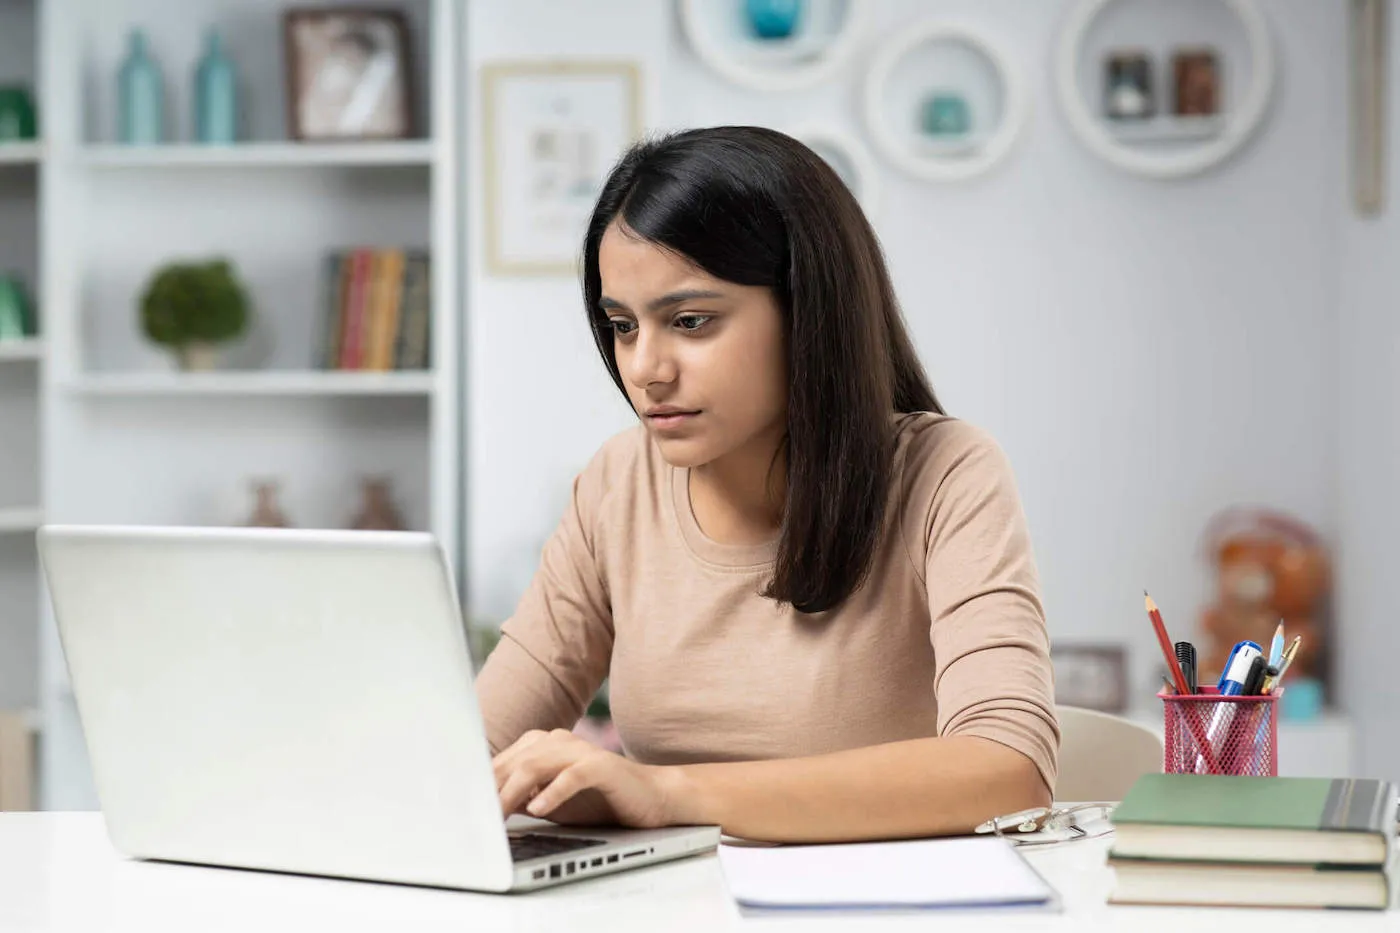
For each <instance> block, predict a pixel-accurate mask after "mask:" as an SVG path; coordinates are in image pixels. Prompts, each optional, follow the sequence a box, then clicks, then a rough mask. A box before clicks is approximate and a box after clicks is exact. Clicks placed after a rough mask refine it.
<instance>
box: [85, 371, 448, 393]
mask: <svg viewBox="0 0 1400 933" xmlns="http://www.w3.org/2000/svg"><path fill="white" fill-rule="evenodd" d="M436 386H437V379H436V377H435V376H434V374H433V373H430V372H341V371H334V372H320V371H316V370H307V371H303V372H297V371H291V370H288V371H285V372H277V371H265V372H210V373H102V374H95V375H88V376H82V377H79V378H78V379H76V380H74V381H73V382H71V383H69V384H67V386H66V388H67V389H68V390H69V391H70V392H72V393H76V394H79V395H88V396H138V395H176V396H178V395H229V396H238V395H247V396H255V395H276V396H298V395H307V396H326V395H331V396H333V395H422V396H431V395H432V394H433V392H434V390H435V388H436Z"/></svg>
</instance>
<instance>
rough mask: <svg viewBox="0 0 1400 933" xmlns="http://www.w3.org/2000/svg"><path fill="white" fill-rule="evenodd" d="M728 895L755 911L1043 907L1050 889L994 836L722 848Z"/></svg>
mask: <svg viewBox="0 0 1400 933" xmlns="http://www.w3.org/2000/svg"><path fill="white" fill-rule="evenodd" d="M719 860H720V865H721V867H722V868H723V869H724V876H725V880H726V881H727V882H728V884H729V891H730V893H731V894H732V895H733V897H734V899H735V900H736V901H738V902H739V903H740V904H741V905H743V906H745V907H755V908H803V907H806V908H820V907H831V908H851V907H974V906H1012V905H1018V906H1024V905H1033V904H1044V903H1047V902H1049V901H1050V900H1051V899H1052V898H1053V897H1054V891H1053V890H1052V889H1051V888H1050V886H1049V885H1047V884H1046V883H1045V881H1044V880H1042V879H1041V877H1040V876H1039V875H1037V874H1036V873H1035V872H1034V871H1033V870H1032V869H1031V867H1030V866H1029V865H1028V864H1027V863H1026V861H1025V860H1024V859H1023V858H1021V856H1020V855H1018V854H1017V852H1016V851H1015V849H1014V848H1013V847H1012V846H1011V844H1010V843H1008V842H1006V841H1005V840H1003V839H997V838H995V837H991V836H987V837H973V838H961V837H960V838H952V839H919V840H911V841H907V842H872V843H859V844H851V845H845V844H843V845H821V846H776V847H751V846H735V845H723V846H720V849H719Z"/></svg>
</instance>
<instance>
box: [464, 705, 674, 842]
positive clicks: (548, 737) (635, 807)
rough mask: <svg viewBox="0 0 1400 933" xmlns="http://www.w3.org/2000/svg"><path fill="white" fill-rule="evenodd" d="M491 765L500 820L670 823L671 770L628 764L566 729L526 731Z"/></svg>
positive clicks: (649, 826)
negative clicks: (517, 817) (525, 816)
mask: <svg viewBox="0 0 1400 933" xmlns="http://www.w3.org/2000/svg"><path fill="white" fill-rule="evenodd" d="M492 766H493V768H494V769H495V772H496V790H497V792H498V793H499V794H500V797H501V812H502V813H504V814H505V815H506V816H510V815H511V814H512V813H527V814H529V815H530V816H537V817H542V818H544V819H548V820H553V821H554V822H556V823H562V824H566V825H580V826H581V825H597V824H620V825H622V826H632V827H637V828H641V829H653V828H656V827H658V826H669V825H672V823H673V822H675V821H674V819H673V814H674V813H675V812H676V811H675V806H674V801H675V800H676V799H677V798H676V789H675V785H676V783H677V781H678V777H679V775H678V773H677V769H674V768H665V767H660V766H656V765H643V764H638V763H637V762H635V761H629V760H627V759H626V758H623V757H622V756H621V755H615V754H613V753H612V752H608V751H604V750H603V749H601V748H599V747H597V746H596V745H593V744H591V743H589V742H587V741H585V740H583V739H581V738H579V737H578V736H576V735H574V734H573V733H572V732H569V731H568V730H566V729H555V730H554V731H553V732H541V731H538V730H535V731H531V732H527V733H525V734H524V735H522V736H521V737H520V738H519V739H518V740H516V742H515V744H514V745H512V746H510V747H509V748H507V749H506V750H505V751H503V752H501V753H500V754H499V755H497V756H496V757H495V759H493V761H492Z"/></svg>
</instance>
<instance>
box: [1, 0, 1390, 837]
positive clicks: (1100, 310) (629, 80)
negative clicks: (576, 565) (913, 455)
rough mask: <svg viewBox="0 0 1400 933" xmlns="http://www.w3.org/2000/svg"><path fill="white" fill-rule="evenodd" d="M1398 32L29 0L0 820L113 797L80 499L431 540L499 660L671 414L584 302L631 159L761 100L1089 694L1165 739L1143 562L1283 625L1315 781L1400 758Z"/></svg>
mask: <svg viewBox="0 0 1400 933" xmlns="http://www.w3.org/2000/svg"><path fill="white" fill-rule="evenodd" d="M1397 28H1400V27H1397V25H1396V23H1395V18H1394V17H1393V16H1389V15H1388V14H1387V0H592V2H587V3H582V2H568V0H402V2H400V0H390V2H388V3H384V2H378V3H375V4H374V5H373V6H361V7H356V6H353V5H350V6H347V5H345V4H339V3H337V4H321V5H314V4H313V5H310V6H302V5H298V6H297V7H296V8H295V9H292V8H290V7H288V6H286V5H284V4H283V3H280V2H277V0H178V2H177V0H0V710H3V711H4V712H3V713H0V809H25V808H31V807H33V808H53V809H70V808H91V807H95V806H96V805H97V801H96V797H95V794H94V793H93V790H92V785H91V778H90V775H89V774H88V771H87V763H86V759H85V755H84V754H83V744H82V733H81V726H80V723H79V721H78V718H77V715H76V710H75V709H74V706H73V702H72V696H71V692H70V691H69V689H68V685H67V679H66V674H65V670H64V663H63V659H62V655H61V652H60V650H59V647H58V644H57V641H56V638H55V636H54V633H53V626H52V620H51V618H50V617H49V611H48V604H47V598H46V595H45V593H44V590H43V584H42V579H41V573H40V569H39V566H38V562H37V559H36V555H35V547H34V530H35V528H36V527H37V526H38V525H40V524H41V523H43V522H45V521H55V522H103V523H108V522H120V523H139V524H185V525H242V524H264V525H277V524H285V525H292V526H298V527H313V528H348V527H358V528H394V527H401V528H411V529H419V530H428V531H432V532H434V533H435V534H437V535H438V536H439V537H440V539H441V540H442V541H443V543H444V545H445V546H446V548H447V550H448V552H449V555H450V557H451V559H452V561H453V562H454V564H455V565H456V566H457V567H458V569H459V573H460V584H461V587H462V594H463V599H464V604H465V605H464V618H465V619H466V620H467V622H468V623H469V624H470V625H471V626H472V629H473V634H474V636H476V640H475V643H476V644H477V645H478V652H479V653H484V651H485V650H486V649H487V648H489V645H490V643H491V633H492V632H493V631H494V630H495V629H496V628H497V627H498V626H499V624H500V623H501V622H502V621H503V620H504V619H505V618H506V617H508V615H509V614H510V612H511V611H512V609H513V608H514V605H515V602H516V600H517V599H518V597H519V595H520V594H521V592H522V591H523V590H524V588H525V586H526V584H527V583H528V581H529V579H530V576H531V575H532V573H533V571H534V567H535V562H536V560H537V557H538V554H539V550H540V547H541V545H542V544H543V542H544V539H545V538H546V537H547V536H548V535H549V533H550V532H551V530H552V529H553V527H554V524H555V522H556V521H557V520H558V518H559V516H560V514H561V513H562V510H563V508H564V506H565V504H566V502H567V499H568V494H569V488H570V483H571V480H572V478H573V476H574V475H575V474H576V473H577V471H578V470H580V469H581V468H582V467H583V465H584V464H585V463H586V462H587V460H588V458H589V457H590V456H591V455H592V453H593V452H594V451H595V450H596V449H597V447H598V446H599V445H600V444H601V443H602V442H603V441H604V440H605V439H606V438H607V437H608V436H610V435H611V434H613V433H615V432H616V431H619V430H621V429H624V428H626V427H627V426H628V425H629V424H632V423H634V419H633V415H632V413H631V411H630V410H629V409H628V408H627V406H626V405H625V404H624V403H623V401H622V400H621V398H620V397H619V396H618V394H617V392H616V390H615V389H614V387H613V386H612V384H611V382H610V381H609V380H608V378H607V376H606V374H605V372H604V370H603V368H602V366H601V364H600V363H599V361H598V359H597V357H596V353H595V352H594V350H593V348H592V344H591V340H590V338H589V334H588V330H587V327H586V324H585V317H584V314H583V309H582V307H581V299H580V289H579V286H578V279H577V273H576V266H575V263H576V251H577V245H578V243H579V241H580V237H581V233H582V226H583V221H584V218H586V216H587V213H588V209H589V208H590V207H591V205H592V199H593V197H594V194H595V193H596V191H597V188H598V185H599V183H600V182H601V179H602V177H603V175H604V174H605V173H606V171H607V169H608V167H609V165H610V164H611V162H612V160H613V159H614V158H616V156H617V155H618V154H619V152H620V151H621V149H622V148H623V147H625V146H626V145H627V143H628V142H629V141H631V140H633V139H635V138H637V137H638V136H639V135H640V134H645V133H650V132H656V131H661V130H668V129H678V128H684V127H691V126H703V125H713V124H722V123H746V124H762V125H766V126H771V127H774V128H777V129H780V130H784V131H786V132H790V133H792V134H794V135H796V136H798V137H799V138H802V139H804V140H806V141H807V142H808V143H809V144H810V145H812V146H813V147H814V148H815V149H816V150H817V151H818V152H820V153H821V154H822V155H823V156H824V157H825V158H826V159H827V160H828V161H829V162H831V164H832V165H833V167H834V168H835V169H836V170H837V171H838V172H839V173H840V174H841V175H842V177H843V178H845V179H846V181H847V183H848V184H849V185H850V186H851V188H852V190H853V191H854V192H855V194H856V195H857V197H858V198H859V199H860V201H861V203H862V204H863V205H864V207H865V209H866V211H867V213H868V215H869V217H870V219H871V221H872V223H873V224H874V226H875V229H876V231H877V232H878V234H879V235H880V237H881V240H882V242H883V245H884V248H885V250H886V253H887V256H888V260H889V264H890V267H891V271H892V273H893V276H894V279H895V284H896V286H897V289H898V292H899V295H900V297H901V300H902V303H903V307H904V311H905V314H906V316H907V318H908V320H909V322H910V325H911V327H912V330H913V333H914V336H915V338H916V340H917V343H918V347H919V349H920V351H921V353H922V355H923V358H924V360H925V363H926V365H927V367H928V369H929V372H930V374H931V376H932V378H933V382H934V385H935V387H936V388H937V390H938V392H939V395H940V397H941V399H942V400H943V402H944V404H945V406H946V407H947V409H948V410H949V412H950V413H952V414H954V415H956V416H959V417H962V418H965V419H968V420H971V421H973V422H975V423H977V424H980V425H982V426H983V427H985V428H987V429H988V430H989V431H991V432H992V434H993V435H994V436H995V437H996V438H997V439H998V440H999V441H1000V442H1001V444H1002V445H1003V447H1004V448H1005V449H1006V451H1007V452H1008V454H1009V456H1010V458H1011V460H1012V463H1013V466H1014V467H1015V470H1016V474H1017V478H1018V481H1019V484H1020V490H1021V493H1022V496H1023V499H1024V503H1025V508H1026V511H1027V514H1028V517H1029V521H1030V526H1031V532H1032V535H1033V539H1034V543H1035V548H1036V553H1037V558H1038V561H1039V565H1040V570H1041V574H1042V578H1043V584H1044V594H1045V601H1046V610H1047V614H1048V618H1049V624H1050V632H1051V637H1052V641H1053V644H1054V654H1055V660H1056V671H1057V691H1058V692H1059V698H1060V700H1061V701H1062V702H1066V703H1074V704H1076V705H1086V706H1094V707H1097V708H1102V709H1107V710H1110V711H1114V712H1119V713H1122V714H1124V715H1129V716H1133V717H1135V718H1140V719H1142V720H1143V721H1146V722H1154V721H1155V722H1157V724H1158V726H1159V727H1160V719H1161V706H1160V703H1159V702H1158V701H1157V700H1156V698H1155V692H1156V691H1157V689H1158V688H1159V687H1160V673H1161V670H1162V659H1161V655H1160V652H1159V651H1158V650H1157V646H1156V642H1155V639H1154V637H1153V634H1152V630H1151V627H1150V625H1149V624H1148V621H1147V618H1146V616H1145V613H1144V611H1143V590H1144V589H1146V590H1148V591H1149V592H1150V593H1151V594H1152V596H1153V597H1154V598H1155V599H1156V601H1157V603H1158V604H1159V605H1160V606H1161V608H1162V612H1163V615H1164V617H1165V621H1166V624H1167V626H1168V628H1169V629H1170V631H1171V633H1172V635H1173V637H1175V638H1179V639H1187V638H1189V639H1192V640H1193V641H1194V642H1195V643H1196V645H1197V647H1198V649H1199V651H1200V653H1201V658H1202V660H1201V667H1202V670H1203V672H1205V671H1218V667H1219V664H1220V662H1223V660H1224V657H1225V653H1226V651H1227V650H1228V647H1229V646H1230V645H1231V644H1233V643H1234V642H1235V641H1236V640H1238V639H1241V638H1246V637H1248V638H1254V639H1255V640H1257V641H1261V642H1264V643H1267V639H1268V638H1269V636H1271V635H1272V634H1273V631H1274V626H1275V624H1276V623H1277V622H1278V621H1279V619H1281V618H1282V619H1283V620H1284V621H1285V624H1286V626H1287V630H1288V632H1289V634H1290V636H1291V635H1293V634H1302V635H1303V637H1304V642H1303V647H1302V651H1301V653H1300V655H1299V659H1298V662H1297V665H1296V666H1295V668H1294V669H1293V670H1292V671H1291V672H1290V674H1289V678H1288V682H1287V684H1286V686H1287V688H1288V689H1287V691H1286V692H1285V695H1284V702H1283V723H1282V725H1281V726H1280V740H1279V741H1280V746H1281V753H1280V768H1281V773H1292V774H1322V775H1342V774H1367V775H1377V776H1385V777H1396V776H1400V748H1397V747H1396V746H1395V745H1394V743H1392V742H1391V741H1390V733H1391V731H1392V729H1391V724H1392V723H1393V721H1394V720H1395V718H1396V717H1397V716H1400V686H1397V685H1396V683H1395V681H1394V680H1393V679H1392V676H1391V659H1392V658H1395V657H1400V632H1397V631H1396V630H1395V628H1396V627H1395V626H1394V625H1392V624H1391V622H1390V618H1389V617H1390V613H1391V611H1392V595H1391V589H1390V580H1391V576H1392V574H1393V572H1394V571H1393V567H1395V566H1396V565H1397V563H1400V539H1398V538H1397V528H1400V526H1397V523H1396V521H1395V514H1396V507H1397V503H1400V492H1397V490H1396V488H1395V483H1396V480H1397V477H1400V471H1397V467H1400V386H1397V385H1396V384H1395V383H1396V381H1397V375H1396V374H1397V372H1400V368H1398V367H1397V366H1396V361H1395V355H1396V350H1397V345H1400V344H1398V342H1400V315H1397V314H1396V313H1395V305H1396V302H1397V300H1400V260H1397V253H1396V250H1397V246H1396V244H1397V243H1400V223H1397V220H1396V217H1395V213H1394V208H1393V207H1392V206H1391V199H1390V198H1389V197H1388V183H1389V177H1390V175H1391V174H1392V169H1394V168H1396V167H1397V166H1400V159H1397V157H1396V155H1394V154H1392V153H1391V151H1390V137H1391V133H1390V129H1389V127H1390V125H1391V123H1392V122H1393V120H1392V115H1393V111H1394V107H1395V101H1396V98H1397V95H1396V94H1393V93H1390V89H1391V85H1392V83H1393V77H1392V73H1391V71H1390V67H1391V66H1390V65H1389V62H1388V47H1389V44H1390V41H1391V39H1392V38H1393V37H1394V36H1395V35H1396V30H1397ZM478 660H479V658H478ZM594 712H595V713H598V714H599V715H600V716H603V715H605V713H606V702H605V697H604V696H600V698H599V702H597V703H595V707H594ZM595 725H596V724H595ZM600 734H601V735H602V740H603V741H607V734H606V731H605V730H601V732H600Z"/></svg>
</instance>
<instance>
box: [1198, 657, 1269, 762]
mask: <svg viewBox="0 0 1400 933" xmlns="http://www.w3.org/2000/svg"><path fill="white" fill-rule="evenodd" d="M1262 656H1263V652H1262V651H1260V650H1259V646H1258V645H1256V644H1255V643H1254V642H1252V641H1242V642H1240V643H1239V644H1238V645H1235V647H1234V649H1233V650H1231V652H1230V663H1229V664H1227V665H1226V666H1225V673H1224V674H1222V675H1221V676H1220V695H1221V696H1223V697H1237V696H1240V695H1241V694H1242V693H1244V685H1245V681H1247V680H1248V679H1249V668H1250V666H1251V665H1252V664H1253V663H1254V659H1255V658H1258V657H1262ZM1234 705H1235V704H1233V703H1217V704H1215V710H1214V711H1213V712H1212V713H1211V714H1210V724H1209V725H1208V726H1206V743H1207V744H1208V745H1209V746H1210V747H1211V749H1212V750H1213V751H1217V752H1218V751H1219V746H1218V744H1217V743H1218V742H1219V740H1220V736H1221V733H1222V732H1224V731H1226V729H1227V727H1228V726H1229V725H1230V724H1231V723H1233V722H1234V721H1235V710H1234ZM1196 773H1197V774H1205V773H1207V772H1206V769H1205V758H1204V756H1202V755H1200V754H1199V753H1198V754H1197V755H1196Z"/></svg>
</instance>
